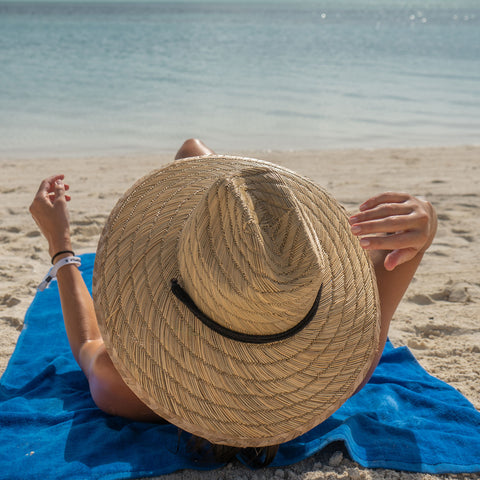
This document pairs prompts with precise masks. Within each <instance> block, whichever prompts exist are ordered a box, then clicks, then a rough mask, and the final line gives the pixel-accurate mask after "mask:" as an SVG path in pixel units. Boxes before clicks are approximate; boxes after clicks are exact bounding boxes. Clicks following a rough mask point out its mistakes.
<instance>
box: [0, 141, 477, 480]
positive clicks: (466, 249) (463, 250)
mask: <svg viewBox="0 0 480 480" xmlns="http://www.w3.org/2000/svg"><path fill="white" fill-rule="evenodd" d="M229 153H232V154H243V155H247V156H253V157H257V158H262V159H265V160H270V161H273V162H275V163H279V164H281V165H284V166H286V167H288V168H291V169H294V170H296V171H298V172H300V173H302V174H304V175H306V176H308V177H310V178H312V179H313V180H315V181H317V182H318V183H320V184H322V185H323V186H325V187H326V188H327V189H329V190H330V191H331V192H332V193H333V194H334V195H335V196H336V197H337V198H338V199H339V200H340V201H341V202H342V203H343V204H344V205H345V206H346V207H347V209H348V210H350V211H352V212H353V211H354V210H355V209H356V207H357V205H359V204H360V203H361V202H362V201H364V200H366V199H367V198H369V197H370V196H371V195H373V194H375V193H380V192H382V191H387V190H396V191H407V192H409V193H412V194H415V195H421V196H424V197H426V198H427V199H428V200H429V201H431V202H432V203H433V204H434V206H435V208H436V210H437V212H438V216H439V220H440V222H439V229H438V233H437V236H436V238H435V241H434V243H433V245H432V246H431V248H430V249H429V250H428V252H427V253H426V255H425V257H424V260H423V262H422V264H421V266H420V268H419V270H418V272H417V274H416V276H415V278H414V280H413V282H412V283H411V285H410V287H409V289H408V291H407V293H406V295H405V298H404V300H403V301H402V303H401V304H400V306H399V308H398V310H397V312H396V313H395V317H394V320H393V321H392V325H391V329H390V338H391V340H392V342H393V343H394V345H396V346H399V345H407V346H408V347H409V348H410V349H411V350H412V352H413V353H414V355H415V356H416V358H417V359H418V360H419V362H420V363H421V364H422V365H423V367H424V368H425V369H426V370H427V371H428V372H430V373H431V374H432V375H434V376H436V377H438V378H440V379H442V380H444V381H446V382H448V383H449V384H451V385H453V386H454V387H455V388H457V389H458V390H459V391H460V392H461V393H462V394H463V395H465V396H466V397H467V398H468V399H469V400H470V401H471V402H472V403H473V404H474V405H475V407H476V408H477V409H480V382H479V381H478V379H479V376H480V322H479V319H480V275H479V270H480V242H478V241H475V235H476V233H478V232H480V187H479V185H480V161H479V160H480V147H469V146H462V147H448V148H412V149H383V150H336V151H305V152H276V151H267V152H229ZM172 156H173V152H172V153H171V154H168V155H167V154H161V155H141V156H135V157H132V156H130V157H115V158H106V157H105V158H104V157H89V158H69V159H59V158H52V159H39V158H25V159H8V158H3V159H0V165H1V171H2V175H1V180H0V194H1V204H0V245H1V248H0V374H1V373H3V371H4V369H5V368H6V366H7V363H8V360H9V358H10V356H11V354H12V352H13V350H14V348H15V344H16V341H17V338H18V335H19V333H20V331H21V329H22V325H23V318H24V316H25V312H26V310H27V308H28V306H29V304H30V302H31V301H32V299H33V297H34V295H35V290H36V286H37V284H38V283H39V281H40V280H41V279H42V277H43V275H44V274H45V273H46V271H47V270H48V268H49V262H50V259H49V256H48V252H47V245H46V241H45V240H44V239H43V238H42V237H41V236H40V234H39V232H38V230H37V228H36V225H35V223H34V222H33V220H32V219H31V217H30V215H29V212H28V207H29V205H30V202H31V200H32V198H33V195H34V193H35V192H36V190H37V188H38V185H39V183H40V181H41V180H42V178H44V177H46V176H48V175H51V174H53V173H64V174H65V175H66V181H67V182H68V183H69V184H70V186H71V196H72V201H71V202H70V211H71V226H72V234H73V245H74V249H75V251H76V252H77V253H85V252H93V251H95V249H96V244H97V241H98V236H99V233H100V231H101V229H102V226H103V223H104V222H105V219H106V218H107V216H108V214H109V212H110V210H111V209H112V207H113V205H114V203H115V201H116V199H117V198H118V197H119V196H120V195H121V194H122V193H123V192H124V191H125V190H126V188H128V187H129V186H130V185H131V184H132V183H133V181H134V180H136V179H137V178H139V177H141V176H142V175H144V174H145V173H147V172H148V171H150V170H152V169H154V168H157V167H158V166H160V165H162V164H164V163H166V162H168V161H170V159H171V158H172ZM162 478H168V479H170V480H174V479H175V480H177V479H180V478H188V479H208V480H213V479H218V478H229V479H230V478H233V479H236V480H243V479H256V480H260V479H263V478H279V479H280V478H282V479H296V478H302V479H305V480H307V479H308V480H313V479H327V478H328V479H346V478H352V479H370V478H373V479H380V478H386V479H399V478H402V479H440V478H441V479H447V478H452V479H453V478H456V479H457V478H462V479H467V478H468V479H480V475H476V474H466V475H436V476H435V475H424V474H412V473H406V472H397V471H390V470H369V469H364V468H362V467H360V466H358V465H357V464H356V463H355V462H352V461H351V460H349V459H348V455H347V453H346V452H345V451H344V450H343V449H342V446H341V445H334V446H332V447H330V448H329V449H327V450H326V451H324V452H321V453H319V454H317V455H316V456H314V457H312V458H310V459H307V460H305V461H303V462H301V463H299V464H296V465H293V466H290V467H287V468H284V469H278V470H275V469H267V470H262V471H258V472H254V471H251V470H249V469H246V468H244V467H243V466H241V465H239V464H234V465H228V466H226V467H224V468H223V469H220V470H216V471H213V472H191V471H185V472H179V473H176V474H172V475H169V476H166V477H162Z"/></svg>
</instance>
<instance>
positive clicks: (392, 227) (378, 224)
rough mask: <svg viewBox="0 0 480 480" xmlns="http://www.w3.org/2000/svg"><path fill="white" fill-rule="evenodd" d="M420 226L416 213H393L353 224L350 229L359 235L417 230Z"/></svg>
mask: <svg viewBox="0 0 480 480" xmlns="http://www.w3.org/2000/svg"><path fill="white" fill-rule="evenodd" d="M420 228H421V223H420V219H419V218H418V217H417V216H416V215H415V214H414V213H409V214H407V215H392V216H391V217H386V218H380V219H378V220H370V221H368V222H362V223H355V224H353V225H352V226H351V228H350V230H351V232H352V233H353V234H354V235H356V236H357V237H358V236H361V235H373V234H378V233H397V232H405V231H416V230H418V229H420Z"/></svg>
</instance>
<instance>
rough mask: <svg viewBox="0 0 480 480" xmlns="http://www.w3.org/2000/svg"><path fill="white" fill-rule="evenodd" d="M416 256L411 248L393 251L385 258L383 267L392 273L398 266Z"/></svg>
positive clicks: (415, 252)
mask: <svg viewBox="0 0 480 480" xmlns="http://www.w3.org/2000/svg"><path fill="white" fill-rule="evenodd" d="M416 254H417V251H416V250H415V249H413V248H404V249H400V250H394V251H393V252H390V253H389V254H388V255H387V256H386V257H385V260H384V262H383V265H384V267H385V269H386V270H388V271H392V270H393V269H394V268H396V267H398V265H401V264H402V263H406V262H408V261H410V260H411V259H412V258H413V257H414V256H415V255H416Z"/></svg>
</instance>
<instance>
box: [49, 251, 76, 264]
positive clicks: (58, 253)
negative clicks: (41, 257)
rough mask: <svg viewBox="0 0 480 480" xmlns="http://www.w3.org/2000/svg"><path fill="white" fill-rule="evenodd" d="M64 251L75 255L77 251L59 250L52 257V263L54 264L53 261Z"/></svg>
mask: <svg viewBox="0 0 480 480" xmlns="http://www.w3.org/2000/svg"><path fill="white" fill-rule="evenodd" d="M64 253H71V254H72V255H73V256H75V253H74V252H72V251H71V250H62V251H60V252H57V253H56V254H55V255H54V256H53V257H52V265H53V262H54V260H55V259H56V258H57V257H58V256H59V255H62V254H64Z"/></svg>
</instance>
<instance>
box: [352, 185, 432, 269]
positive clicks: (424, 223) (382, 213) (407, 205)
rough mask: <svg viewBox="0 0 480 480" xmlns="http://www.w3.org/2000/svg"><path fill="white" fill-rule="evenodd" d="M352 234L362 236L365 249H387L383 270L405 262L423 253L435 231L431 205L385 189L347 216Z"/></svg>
mask: <svg viewBox="0 0 480 480" xmlns="http://www.w3.org/2000/svg"><path fill="white" fill-rule="evenodd" d="M349 221H350V225H351V230H352V233H353V234H354V235H356V236H359V237H362V238H361V240H360V245H361V246H362V247H363V248H364V249H366V250H390V253H388V254H387V255H386V257H385V261H384V266H385V268H386V270H393V269H394V268H395V267H396V266H398V265H400V264H402V263H405V262H408V261H409V260H411V259H412V258H414V257H415V256H416V255H417V254H418V253H423V252H424V251H425V250H426V249H427V248H428V247H429V246H430V245H431V243H432V241H433V238H434V236H435V232H436V230H437V215H436V213H435V209H434V208H433V206H432V205H431V204H430V203H429V202H427V201H425V200H421V199H419V198H416V197H413V196H411V195H409V194H406V193H395V192H386V193H382V194H380V195H376V196H375V197H372V198H370V199H368V200H367V201H366V202H364V203H362V205H360V212H359V213H357V214H355V215H352V216H351V217H350V220H349Z"/></svg>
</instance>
